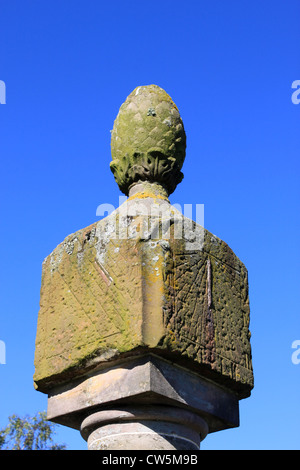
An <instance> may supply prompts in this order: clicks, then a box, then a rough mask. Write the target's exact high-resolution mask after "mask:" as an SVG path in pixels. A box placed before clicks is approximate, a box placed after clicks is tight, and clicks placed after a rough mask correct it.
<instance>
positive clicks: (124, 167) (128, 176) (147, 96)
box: [110, 85, 186, 195]
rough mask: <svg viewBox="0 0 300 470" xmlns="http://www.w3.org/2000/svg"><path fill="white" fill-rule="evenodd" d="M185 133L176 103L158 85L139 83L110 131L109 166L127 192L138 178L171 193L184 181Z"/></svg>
mask: <svg viewBox="0 0 300 470" xmlns="http://www.w3.org/2000/svg"><path fill="white" fill-rule="evenodd" d="M185 149H186V135H185V131H184V126H183V122H182V119H181V117H180V114H179V111H178V109H177V106H176V105H175V103H174V102H173V101H172V99H171V98H170V96H169V95H168V94H167V93H166V92H165V91H164V90H163V89H162V88H160V87H158V86H157V85H149V86H139V87H137V88H136V89H135V90H133V92H132V93H131V94H130V95H129V96H128V97H127V99H126V101H125V102H124V103H123V104H122V106H121V108H120V110H119V113H118V115H117V118H116V120H115V122H114V127H113V130H112V134H111V153H112V162H111V163H110V168H111V170H112V172H113V174H114V177H115V180H116V182H117V183H118V186H119V188H120V190H121V191H122V192H123V193H124V194H126V195H128V193H129V189H130V188H131V187H132V186H133V185H134V184H135V183H138V182H141V181H149V182H151V183H159V184H160V185H162V186H163V187H164V188H165V189H166V190H167V192H168V194H171V193H172V192H173V191H174V190H175V188H176V186H177V184H178V183H180V182H181V181H182V178H183V174H182V172H181V171H180V170H181V168H182V165H183V162H184V159H185Z"/></svg>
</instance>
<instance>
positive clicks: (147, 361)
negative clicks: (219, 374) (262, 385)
mask: <svg viewBox="0 0 300 470" xmlns="http://www.w3.org/2000/svg"><path fill="white" fill-rule="evenodd" d="M47 414H48V419H49V420H51V421H54V422H56V423H59V424H62V425H66V426H69V427H72V428H75V429H78V430H80V432H81V434H82V436H83V438H84V439H85V440H87V443H88V448H89V449H98V450H116V449H119V450H135V449H140V450H151V449H165V450H197V449H199V447H200V442H201V441H202V440H203V439H204V438H205V436H206V435H207V433H211V432H215V431H219V430H223V429H227V428H232V427H237V426H239V401H238V397H237V396H236V395H235V394H234V393H232V392H231V391H228V390H226V389H225V388H223V387H221V386H219V385H217V384H215V383H213V382H212V381H210V380H208V379H206V378H205V377H203V376H201V375H199V374H197V373H195V372H191V371H190V370H188V369H185V368H184V367H182V366H178V365H176V364H174V363H172V362H170V361H168V360H166V359H165V358H161V357H159V356H157V355H154V354H147V355H144V356H142V357H130V358H127V359H126V360H125V359H124V360H123V361H121V362H119V363H117V364H114V365H112V364H111V365H110V366H109V367H108V365H107V367H106V368H105V369H103V368H102V369H100V370H97V371H94V372H89V374H87V375H85V376H83V377H81V379H77V381H73V382H70V383H68V384H64V385H61V386H59V387H55V389H53V390H52V391H51V393H49V395H48V413H47Z"/></svg>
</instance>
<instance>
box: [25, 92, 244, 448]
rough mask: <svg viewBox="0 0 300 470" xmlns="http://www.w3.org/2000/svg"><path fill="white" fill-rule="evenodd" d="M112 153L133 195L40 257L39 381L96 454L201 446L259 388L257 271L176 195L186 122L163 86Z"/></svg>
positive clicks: (118, 136) (51, 415)
mask: <svg viewBox="0 0 300 470" xmlns="http://www.w3.org/2000/svg"><path fill="white" fill-rule="evenodd" d="M111 150H112V162H111V170H112V172H113V174H114V177H115V180H116V182H117V184H118V186H119V188H120V189H121V191H123V192H124V193H125V194H126V196H128V199H127V200H126V201H125V202H124V203H123V204H122V205H121V206H120V207H119V208H117V209H116V210H115V211H114V212H113V213H112V214H110V215H109V216H108V217H106V218H104V219H102V220H100V221H99V222H96V223H94V224H92V225H90V226H89V227H87V228H84V229H82V230H79V231H78V232H76V233H74V234H72V235H69V236H68V237H67V238H66V239H65V240H64V241H63V242H62V243H61V244H60V245H58V247H57V248H55V250H54V251H53V252H52V253H51V254H50V255H49V256H48V257H47V258H46V259H45V261H44V263H43V273H42V288H41V307H40V311H39V316H38V325H37V337H36V350H35V374H34V383H35V387H36V388H37V390H39V391H41V392H43V393H46V394H47V395H48V419H49V420H52V421H54V422H57V423H60V424H63V425H66V426H70V427H73V428H75V429H78V430H80V432H81V434H82V436H83V438H84V439H86V440H87V442H88V448H89V449H99V450H102V449H103V450H104V449H106V450H136V449H143V450H157V449H160V450H175V449H177V450H196V449H199V447H200V442H201V441H202V440H203V439H204V438H205V436H206V435H207V433H212V432H217V431H219V430H224V429H227V428H231V427H237V426H239V400H241V399H243V398H247V397H248V396H249V395H250V393H251V389H252V388H253V371H252V362H251V346H250V332H249V318H250V317H249V315H250V313H249V299H248V276H247V270H246V268H245V266H244V265H243V263H242V262H241V261H240V260H239V259H238V258H237V256H236V255H235V254H234V253H233V251H232V250H231V249H230V248H229V247H228V245H227V244H226V243H224V242H223V241H222V240H220V239H219V238H217V237H216V236H215V235H212V234H211V233H210V232H208V231H207V230H205V229H204V228H203V227H201V226H199V225H197V224H196V223H195V222H193V221H191V220H190V219H188V218H186V217H185V216H184V215H183V214H181V213H180V212H179V211H178V210H177V209H175V207H173V206H172V205H171V204H170V202H169V199H168V196H169V194H171V193H172V192H173V191H174V190H175V188H176V186H177V184H178V183H180V181H181V180H182V178H183V174H182V172H181V168H182V165H183V162H184V159H185V131H184V127H183V122H182V120H181V117H180V115H179V112H178V109H177V107H176V105H175V104H174V103H173V101H172V100H171V98H170V97H169V96H168V95H167V94H166V93H165V92H164V91H163V90H162V89H161V88H159V87H157V86H155V85H151V86H147V87H138V88H136V89H135V90H134V91H133V92H132V93H131V94H130V95H129V97H128V98H127V99H126V101H125V102H124V104H123V105H122V106H121V108H120V111H119V114H118V116H117V118H116V120H115V123H114V128H113V131H112V141H111Z"/></svg>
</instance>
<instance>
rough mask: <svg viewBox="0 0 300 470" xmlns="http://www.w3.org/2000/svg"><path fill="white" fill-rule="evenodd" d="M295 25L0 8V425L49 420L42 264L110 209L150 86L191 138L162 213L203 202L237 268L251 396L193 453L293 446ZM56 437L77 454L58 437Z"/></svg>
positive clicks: (49, 5)
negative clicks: (132, 126) (129, 128)
mask: <svg viewBox="0 0 300 470" xmlns="http://www.w3.org/2000/svg"><path fill="white" fill-rule="evenodd" d="M299 19H300V2H299V0H297V1H296V0H286V1H284V2H282V1H278V0H277V1H274V0H273V1H270V0H264V1H258V0H251V1H250V0H249V1H245V0H227V1H224V0H216V1H213V2H212V1H209V0H206V1H204V0H197V1H194V0H186V1H185V2H182V1H178V0H172V1H171V0H160V1H157V0H151V1H143V2H141V1H136V0H133V1H120V0H115V1H113V2H102V1H99V0H98V1H96V0H86V1H79V0H72V1H71V0H60V1H58V0H51V1H48V0H44V1H42V2H41V1H40V0H27V1H26V2H24V1H23V0H22V1H21V0H6V1H4V0H1V2H0V80H3V81H4V83H5V85H6V104H5V105H0V165H1V167H0V168H1V170H0V175H1V199H0V200H1V219H0V220H1V231H0V234H1V245H0V246H1V263H0V265H1V268H0V288H1V297H0V298H1V310H0V311H1V321H0V340H1V341H4V343H5V346H6V364H0V427H3V426H5V425H6V424H7V418H8V416H9V415H11V414H13V413H17V414H19V415H25V414H34V413H36V412H37V411H41V410H45V409H46V406H47V397H46V396H45V395H43V394H41V393H38V392H36V391H35V390H34V389H33V382H32V375H33V372H34V367H33V357H34V342H35V334H36V322H37V315H38V310H39V291H40V283H41V265H42V261H43V260H44V258H45V257H46V256H47V255H48V254H49V253H50V252H51V251H52V250H53V249H54V248H55V247H56V246H57V245H58V244H59V243H60V242H61V241H62V240H63V239H64V238H65V237H66V236H67V235H69V234H70V233H73V232H75V231H76V230H78V229H81V228H83V227H86V226H88V225H89V224H91V223H93V222H94V221H96V220H97V217H96V209H97V206H98V205H99V204H101V203H111V204H113V205H115V206H117V204H118V198H119V196H120V195H121V193H120V192H119V190H118V188H117V185H116V184H115V182H114V179H113V175H112V174H111V172H110V169H109V162H110V159H111V155H110V129H112V127H113V122H114V119H115V117H116V115H117V112H118V109H119V107H120V105H121V104H122V103H123V101H124V100H125V98H126V97H127V95H128V94H129V93H130V92H131V91H132V90H133V89H134V88H135V87H136V86H138V85H148V84H152V83H154V84H157V85H159V86H161V87H162V88H164V89H165V90H166V91H167V93H169V94H170V96H171V97H172V98H173V100H174V101H175V103H176V104H177V106H178V108H179V110H180V113H181V115H182V118H183V121H184V124H185V129H186V133H187V156H186V161H185V164H184V167H183V173H184V175H185V177H184V180H183V182H182V183H181V185H179V186H178V188H177V190H176V191H175V193H174V194H173V195H172V196H171V202H172V203H180V204H184V203H192V204H197V203H199V204H204V207H205V227H206V228H207V229H208V230H209V231H211V232H212V233H214V234H215V235H217V236H218V237H220V238H221V239H223V240H224V241H226V242H227V243H228V244H229V246H230V247H231V248H232V249H233V250H234V252H235V253H236V254H237V255H238V256H239V257H240V259H241V260H242V261H243V262H244V263H245V265H246V267H247V268H248V271H249V282H250V306H251V323H250V329H251V332H252V350H253V366H254V373H255V388H254V390H253V393H252V395H251V398H248V399H247V400H243V401H242V402H241V403H240V427H239V428H237V429H234V430H230V431H223V432H220V433H217V434H212V435H209V436H208V437H207V438H206V440H205V441H204V442H203V444H202V448H203V449H224V448H225V449H279V448H281V449H299V448H300V442H299V421H300V400H299V389H300V364H298V365H297V364H293V362H292V359H291V358H292V353H293V351H294V350H293V349H292V343H293V342H294V341H295V340H300V321H299V318H300V317H299V300H300V299H299V280H300V275H299V272H300V266H299V264H300V263H299V261H300V249H299V246H300V244H299V232H300V230H299V228H300V227H299V209H300V190H299V187H300V185H299V169H300V165H299V135H300V133H299V126H300V104H298V105H296V104H293V103H292V100H291V95H292V92H293V91H294V90H292V88H291V85H292V82H293V81H295V80H300V61H299V59H300V47H299V46H300V28H299ZM299 357H300V355H299ZM57 440H60V441H64V442H65V443H66V444H67V446H68V448H70V449H79V448H83V449H85V448H86V443H85V442H84V441H83V440H82V438H81V437H80V435H79V433H78V432H76V431H73V430H68V429H67V428H61V429H60V430H59V434H58V435H57Z"/></svg>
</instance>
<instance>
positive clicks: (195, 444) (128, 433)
mask: <svg viewBox="0 0 300 470" xmlns="http://www.w3.org/2000/svg"><path fill="white" fill-rule="evenodd" d="M125 434H126V435H129V436H131V435H133V434H136V435H139V434H148V435H151V434H153V436H157V434H158V435H159V436H162V437H164V436H166V437H175V438H177V439H181V440H183V441H186V442H189V443H190V444H193V445H194V446H195V447H197V449H199V445H198V444H197V443H196V442H194V441H192V440H191V439H188V438H186V437H182V436H179V435H178V434H169V433H160V432H159V433H157V432H155V431H149V432H146V431H141V432H138V431H133V432H121V433H118V434H110V435H109V436H104V437H99V438H98V439H95V440H94V441H93V442H92V443H91V447H92V446H93V445H94V444H95V442H99V441H103V440H107V439H110V438H112V437H119V436H124V435H125Z"/></svg>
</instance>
